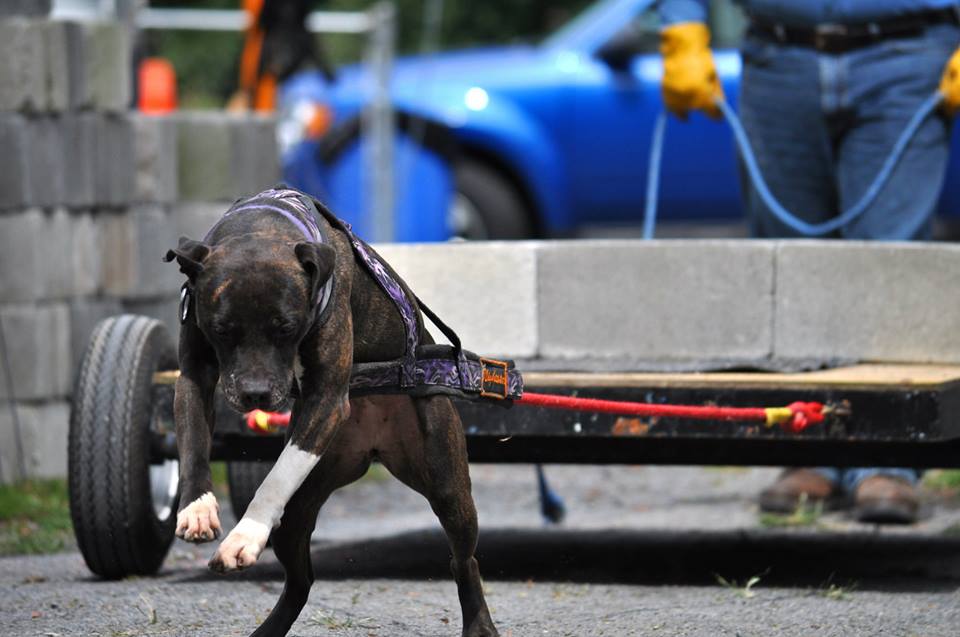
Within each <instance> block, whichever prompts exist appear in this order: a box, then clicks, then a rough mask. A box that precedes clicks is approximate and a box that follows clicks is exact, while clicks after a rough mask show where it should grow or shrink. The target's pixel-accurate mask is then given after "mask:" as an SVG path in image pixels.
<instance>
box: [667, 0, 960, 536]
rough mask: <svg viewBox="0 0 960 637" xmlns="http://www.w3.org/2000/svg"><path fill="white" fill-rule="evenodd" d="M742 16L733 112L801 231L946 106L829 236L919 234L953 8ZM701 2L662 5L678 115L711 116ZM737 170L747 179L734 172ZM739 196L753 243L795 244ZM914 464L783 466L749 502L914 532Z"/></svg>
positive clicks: (798, 1)
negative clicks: (845, 513) (822, 506)
mask: <svg viewBox="0 0 960 637" xmlns="http://www.w3.org/2000/svg"><path fill="white" fill-rule="evenodd" d="M739 4H740V5H741V6H742V8H743V9H744V10H745V12H746V14H747V16H748V18H749V27H748V30H747V35H746V39H745V41H744V44H743V48H742V52H741V53H742V60H743V68H742V75H741V81H740V96H739V97H740V99H739V113H740V118H741V120H742V121H743V125H744V127H745V128H746V131H747V134H748V136H749V137H750V141H751V143H752V145H753V148H754V152H755V153H756V156H757V161H758V164H759V167H760V170H761V172H762V173H763V175H764V177H765V178H766V180H767V183H768V185H769V186H770V189H771V191H772V192H773V195H774V196H775V197H776V198H777V199H778V200H779V201H780V202H781V204H782V205H783V206H784V207H785V208H787V209H788V210H790V211H791V212H793V213H794V214H795V215H797V216H799V217H800V218H802V219H803V220H805V221H807V222H810V223H820V222H823V221H826V220H828V219H831V218H833V217H836V216H838V215H839V214H840V213H841V212H842V211H844V210H847V209H849V208H850V207H851V206H852V205H853V204H854V203H855V202H856V201H857V200H858V199H859V198H860V197H861V196H862V195H863V193H864V191H865V190H866V189H867V187H868V186H869V184H870V182H871V181H872V180H873V179H874V177H875V176H876V175H877V173H878V172H879V171H880V168H881V165H882V163H883V162H884V160H885V159H886V157H887V155H888V154H889V152H890V150H891V148H892V147H893V145H894V143H895V141H896V139H897V137H898V136H899V135H900V133H901V132H902V131H903V129H904V128H905V127H906V125H907V122H908V120H909V119H910V118H911V116H912V115H913V114H914V113H915V112H916V111H917V109H918V108H919V107H920V105H921V104H922V103H923V102H924V101H925V100H926V99H927V98H928V97H929V96H930V95H932V94H933V92H934V91H936V90H938V89H939V90H940V91H941V93H942V94H943V95H944V102H943V105H942V108H941V110H940V112H939V113H938V114H937V116H935V117H930V118H928V119H927V120H926V121H924V123H923V125H922V126H921V127H920V129H919V130H918V131H917V134H916V137H915V138H914V139H913V141H912V142H911V143H910V145H909V147H908V148H907V150H906V152H905V153H904V156H903V158H902V160H901V161H900V163H899V164H898V165H897V167H896V169H895V170H894V172H893V174H892V176H891V178H890V181H889V182H888V183H887V185H886V186H885V187H884V188H883V191H882V192H881V194H880V196H879V197H878V198H877V199H876V200H875V201H874V202H873V203H872V204H871V205H870V206H869V208H868V209H867V210H866V211H865V212H864V213H863V214H862V215H861V216H860V217H858V218H857V219H855V220H854V221H851V222H850V223H849V224H848V225H846V226H845V227H843V228H841V229H840V230H838V231H837V232H836V233H834V235H833V236H834V237H837V238H843V239H872V240H880V241H899V240H913V239H919V240H923V239H928V238H930V235H931V224H932V216H933V212H934V208H935V206H936V203H937V199H938V197H939V194H940V188H941V185H942V182H943V178H944V174H945V171H946V166H947V155H948V144H949V133H950V118H951V117H952V115H953V114H954V112H955V111H956V110H957V109H958V107H960V49H958V44H960V26H958V24H960V22H958V16H960V6H958V1H957V0H846V1H844V2H840V1H837V0H739ZM707 9H708V7H707V2H706V0H660V2H659V10H660V15H661V20H662V23H663V29H662V32H661V51H662V53H663V56H664V74H663V81H662V82H663V83H662V88H663V98H664V102H665V104H666V106H667V108H668V109H670V110H671V111H672V112H673V113H675V114H676V115H678V116H680V117H681V118H684V119H685V118H686V117H687V115H688V113H689V112H690V111H696V110H699V111H703V112H705V113H707V114H708V115H710V116H713V117H718V116H719V111H718V109H717V108H716V106H715V103H716V100H717V99H718V98H722V97H723V90H722V88H721V86H720V83H719V81H718V78H717V73H716V69H715V67H714V63H713V56H712V54H711V52H710V48H709V44H710V33H709V29H708V28H707V26H706V24H705V21H706V17H707ZM741 173H745V171H743V170H741ZM743 186H744V188H743V191H744V199H745V205H746V210H747V214H748V218H749V222H750V227H751V231H752V233H753V235H754V236H756V237H767V238H772V237H797V236H798V235H797V233H796V232H795V231H793V230H792V229H791V228H790V227H788V226H787V225H785V224H783V223H782V222H780V221H779V220H778V219H777V218H776V217H774V215H773V214H772V213H771V211H770V210H769V209H768V208H767V206H766V205H765V204H764V203H763V202H762V201H761V199H760V196H759V194H758V193H757V192H756V190H755V189H754V188H753V185H752V184H751V183H750V181H749V179H747V178H746V177H745V176H744V177H743ZM918 477H919V476H918V473H917V472H916V471H915V470H913V469H888V468H858V469H832V468H816V469H807V468H803V469H788V470H785V471H784V472H783V473H782V474H781V475H780V477H779V478H778V479H777V481H776V482H775V483H774V484H773V485H771V486H769V487H768V488H766V489H764V490H763V491H762V492H761V493H760V508H761V509H763V510H765V511H774V512H790V511H793V510H795V509H796V507H797V506H798V504H799V503H800V502H801V499H802V498H806V499H807V501H809V502H824V503H836V502H848V503H852V506H853V513H854V516H855V517H856V518H857V519H858V520H861V521H865V522H878V523H881V522H894V523H912V522H914V521H916V518H917V512H918V508H919V498H918V495H917V490H916V484H917V480H918Z"/></svg>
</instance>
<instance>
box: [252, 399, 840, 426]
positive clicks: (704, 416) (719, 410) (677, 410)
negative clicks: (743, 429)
mask: <svg viewBox="0 0 960 637" xmlns="http://www.w3.org/2000/svg"><path fill="white" fill-rule="evenodd" d="M516 402H517V403H518V404H520V405H530V406H533V407H546V408H548V409H567V410H571V411H591V412H597V413H604V414H617V415H620V416H661V417H665V418H685V419H691V420H739V421H759V422H762V423H765V424H766V425H767V426H774V425H776V424H779V425H781V426H782V427H783V428H784V429H787V430H788V431H792V432H794V433H797V432H800V431H803V430H804V429H806V428H807V427H809V426H810V425H816V424H819V423H822V422H823V420H824V416H825V414H824V407H823V404H822V403H812V402H811V403H803V402H795V403H791V404H789V405H787V406H786V407H716V406H707V405H664V404H654V403H637V402H630V401H623V400H602V399H599V398H576V397H574V396H561V395H558V394H537V393H533V392H524V393H523V396H522V397H520V398H519V399H517V400H516ZM289 424H290V414H289V412H288V413H283V414H278V413H271V412H264V411H259V410H255V411H251V412H250V413H248V414H247V426H248V427H249V428H250V429H252V430H253V431H256V432H257V433H262V434H269V433H274V432H276V431H277V429H278V428H279V427H286V426H288V425H289Z"/></svg>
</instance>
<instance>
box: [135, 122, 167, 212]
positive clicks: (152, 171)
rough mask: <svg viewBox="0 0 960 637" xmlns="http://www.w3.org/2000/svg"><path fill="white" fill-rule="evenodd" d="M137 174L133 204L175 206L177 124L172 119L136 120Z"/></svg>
mask: <svg viewBox="0 0 960 637" xmlns="http://www.w3.org/2000/svg"><path fill="white" fill-rule="evenodd" d="M133 129H134V150H135V152H136V158H137V173H136V182H135V189H134V200H135V201H137V202H141V203H153V202H158V203H173V202H175V201H176V200H177V197H178V188H177V123H176V121H175V120H174V119H172V118H170V117H158V116H150V115H137V116H134V118H133Z"/></svg>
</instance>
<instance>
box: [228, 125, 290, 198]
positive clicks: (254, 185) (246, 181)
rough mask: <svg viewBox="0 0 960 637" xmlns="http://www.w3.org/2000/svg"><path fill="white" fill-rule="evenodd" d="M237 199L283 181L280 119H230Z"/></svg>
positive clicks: (235, 194)
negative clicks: (279, 145) (278, 121)
mask: <svg viewBox="0 0 960 637" xmlns="http://www.w3.org/2000/svg"><path fill="white" fill-rule="evenodd" d="M230 123H231V129H232V130H231V132H232V144H233V150H232V152H231V159H232V160H233V166H232V169H231V172H230V174H231V176H232V177H233V187H232V189H231V191H232V193H234V195H233V196H234V198H236V197H243V196H249V195H255V194H257V193H258V192H260V191H261V190H264V189H266V188H269V187H270V186H273V185H275V184H277V183H278V182H279V181H280V155H279V151H278V149H277V120H276V118H275V117H273V116H262V115H250V116H247V117H239V118H233V119H231V122H230Z"/></svg>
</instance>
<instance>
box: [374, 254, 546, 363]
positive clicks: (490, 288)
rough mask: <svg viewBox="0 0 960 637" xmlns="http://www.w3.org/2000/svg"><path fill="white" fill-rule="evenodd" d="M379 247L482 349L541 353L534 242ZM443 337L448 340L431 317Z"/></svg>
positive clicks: (469, 345) (464, 338)
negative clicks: (538, 331) (538, 339)
mask: <svg viewBox="0 0 960 637" xmlns="http://www.w3.org/2000/svg"><path fill="white" fill-rule="evenodd" d="M376 248H377V251H378V252H379V253H380V254H381V256H383V258H384V259H386V261H387V262H388V263H389V264H390V265H391V266H392V267H393V268H394V270H396V272H397V274H399V275H400V276H401V277H402V278H403V279H404V280H405V281H406V282H407V284H408V285H409V286H410V288H411V289H412V290H413V291H414V293H415V294H416V295H417V296H418V297H420V299H421V300H422V301H423V302H424V303H426V304H427V305H428V306H429V307H430V309H432V310H433V311H434V312H436V314H437V315H438V316H439V317H440V318H441V319H442V320H443V321H444V322H445V323H446V324H447V325H449V326H450V327H451V328H453V330H454V331H455V332H456V333H457V335H458V336H459V337H460V341H461V342H462V343H463V346H464V347H465V348H466V349H468V350H470V351H473V352H476V353H478V354H481V355H490V356H507V357H514V358H532V357H534V356H536V354H537V263H536V244H534V243H479V242H478V243H444V244H421V245H406V244H381V245H378V246H376ZM427 326H428V329H429V330H430V333H431V334H432V335H433V336H434V337H435V339H436V340H437V341H438V342H445V340H446V339H444V338H443V337H442V335H441V333H440V330H438V329H437V328H436V327H434V326H432V325H431V324H430V323H429V322H427Z"/></svg>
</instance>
